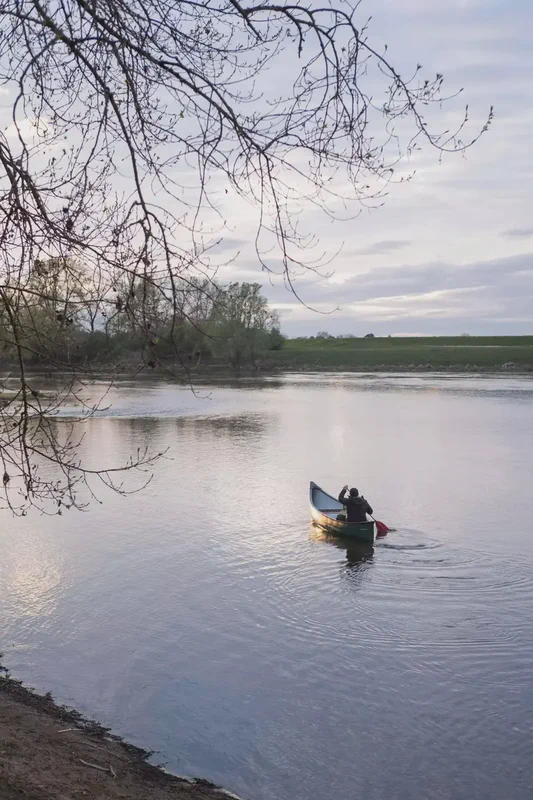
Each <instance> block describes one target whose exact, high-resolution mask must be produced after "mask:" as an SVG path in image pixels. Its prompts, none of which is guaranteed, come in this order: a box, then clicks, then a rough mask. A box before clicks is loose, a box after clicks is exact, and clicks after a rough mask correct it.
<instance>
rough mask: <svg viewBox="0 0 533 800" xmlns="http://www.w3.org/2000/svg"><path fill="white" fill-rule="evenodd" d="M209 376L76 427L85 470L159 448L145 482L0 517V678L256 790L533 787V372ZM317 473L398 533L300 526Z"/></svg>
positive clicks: (258, 796) (376, 792)
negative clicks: (369, 543)
mask: <svg viewBox="0 0 533 800" xmlns="http://www.w3.org/2000/svg"><path fill="white" fill-rule="evenodd" d="M413 388H414V389H415V390H413ZM100 389H101V387H100ZM204 389H205V391H202V392H201V393H200V396H199V397H194V396H193V395H191V393H190V392H188V391H187V390H186V389H184V388H183V389H180V388H176V387H173V386H171V385H170V384H168V383H164V382H156V381H152V382H149V381H142V382H135V383H132V382H130V383H128V384H127V385H117V386H116V387H115V388H114V389H113V391H112V394H111V396H110V398H109V400H110V401H111V402H112V404H113V407H112V409H111V410H110V412H109V415H108V416H107V417H102V418H97V419H92V420H89V421H87V422H86V423H84V425H83V426H82V427H81V428H79V430H81V431H82V432H84V434H85V435H84V437H83V439H82V445H81V448H82V455H83V457H84V459H85V460H86V463H87V464H88V465H92V466H95V465H97V464H99V465H101V464H102V463H104V464H105V465H116V464H117V463H122V462H123V461H124V460H125V459H126V458H127V457H128V455H130V454H131V453H132V452H136V450H137V448H141V449H144V447H146V446H148V447H149V448H150V449H151V450H152V451H162V450H167V449H168V452H167V457H166V458H165V459H164V460H163V461H162V462H161V464H160V466H159V468H158V470H157V471H156V474H155V477H154V480H153V481H152V483H151V484H150V485H149V487H148V488H147V489H146V491H144V492H143V493H140V494H134V495H132V496H130V497H128V498H127V499H124V498H118V497H114V496H106V495H103V496H102V499H103V500H104V501H105V502H104V504H103V505H101V506H100V505H98V504H96V505H93V506H91V509H90V511H89V512H88V513H85V514H77V515H75V516H74V515H72V514H70V513H67V512H65V513H64V515H63V516H62V517H60V518H56V519H49V518H41V517H36V516H33V517H28V518H25V519H20V520H7V518H6V519H5V521H4V525H3V527H2V531H1V532H0V537H1V547H2V559H0V599H1V601H2V605H1V606H0V614H1V623H2V634H3V649H4V651H5V652H6V657H7V666H9V667H10V668H11V669H12V671H13V673H14V674H16V675H17V676H19V677H21V678H23V679H25V680H27V681H28V682H29V683H31V684H32V685H35V686H38V687H41V688H43V689H45V690H48V689H51V690H52V691H53V692H54V693H55V695H56V696H57V697H58V699H59V700H62V701H66V702H70V703H72V704H74V705H75V706H77V707H79V708H80V709H81V710H82V711H85V712H86V713H88V714H91V715H93V716H96V717H98V718H100V719H101V720H102V722H104V723H106V724H109V725H112V726H113V727H114V729H115V730H116V731H117V732H118V733H121V734H123V735H125V736H127V737H128V738H130V739H132V740H133V741H135V742H136V743H138V744H140V745H144V746H146V747H152V748H156V749H157V750H158V751H159V753H158V755H157V760H158V761H165V762H166V763H167V766H168V767H169V768H170V769H174V770H176V771H178V772H181V773H186V774H193V775H204V776H206V777H208V778H210V779H211V780H213V781H215V782H216V783H219V784H223V785H225V786H228V787H229V788H230V789H233V790H234V791H236V792H238V793H240V794H241V795H243V796H245V797H251V798H252V797H253V798H255V800H274V798H275V800H308V798H310V797H313V798H316V800H329V798H330V797H332V796H333V797H338V798H351V797H365V800H385V798H386V799H387V800H396V799H397V800H403V799H404V798H410V800H427V798H436V797H439V798H448V800H501V798H512V799H513V800H521V799H522V798H526V797H529V796H530V786H531V784H532V782H533V781H532V775H531V767H530V766H529V765H530V763H531V758H530V755H531V754H530V752H529V751H530V734H531V717H532V714H533V697H532V693H531V648H532V646H533V632H532V628H531V618H532V616H533V569H532V567H533V537H532V536H531V524H530V519H531V501H530V485H529V484H530V475H531V470H532V467H533V424H532V423H533V403H532V402H531V400H533V382H530V381H527V380H520V379H517V378H512V379H510V380H508V381H502V380H500V379H495V378H487V379H485V378H483V379H473V378H468V379H467V380H462V379H460V378H458V377H457V376H453V378H452V379H450V378H448V377H443V376H419V375H417V376H401V377H397V378H393V377H391V376H385V375H382V376H379V375H372V376H369V377H366V378H365V377H362V376H360V375H359V376H353V375H336V376H327V375H318V376H312V375H301V374H298V375H291V376H280V377H279V378H276V379H275V380H274V381H273V380H271V379H264V380H254V381H238V382H237V383H233V382H231V381H224V383H223V384H222V385H220V386H217V385H216V384H211V385H209V386H206V387H204ZM98 390H99V387H98V386H94V387H92V388H91V389H90V391H94V392H97V391H98ZM88 391H89V389H88ZM311 479H312V480H316V481H317V482H319V483H320V485H322V486H325V487H326V488H331V489H334V488H335V487H338V486H340V485H343V484H344V483H346V482H347V483H350V484H355V485H357V486H359V487H360V488H361V489H362V491H363V492H364V494H365V496H368V498H369V500H370V502H371V503H372V505H373V506H374V508H375V509H376V516H378V517H379V518H381V519H383V520H385V521H386V522H387V523H389V524H391V525H394V526H395V527H397V528H398V530H397V532H396V533H391V534H389V535H388V536H387V537H386V538H385V539H383V540H378V541H376V543H375V546H374V548H373V549H370V550H362V549H361V548H360V546H359V545H358V544H357V543H354V542H350V541H341V540H340V539H334V538H331V537H329V536H327V535H326V534H323V533H322V532H320V531H319V530H318V529H316V528H311V529H310V521H309V509H308V485H309V480H311Z"/></svg>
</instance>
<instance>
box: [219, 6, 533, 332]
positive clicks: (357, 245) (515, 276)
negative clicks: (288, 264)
mask: <svg viewBox="0 0 533 800" xmlns="http://www.w3.org/2000/svg"><path fill="white" fill-rule="evenodd" d="M363 11H364V14H365V15H368V14H371V15H372V17H373V19H372V22H371V27H370V36H371V38H372V40H373V43H374V44H381V43H385V42H386V43H387V44H388V47H389V53H390V57H391V60H393V61H395V63H396V64H399V65H400V67H402V68H405V69H406V72H407V71H409V69H410V68H412V67H413V66H415V65H416V63H417V62H419V63H421V64H422V65H423V67H424V73H425V74H428V75H430V74H432V73H433V74H434V73H436V72H442V73H444V76H445V79H446V86H447V87H448V88H449V89H460V88H461V87H463V86H464V101H465V102H468V103H469V105H470V109H471V112H470V113H471V117H472V119H474V120H475V119H478V120H480V121H481V120H482V119H483V117H484V115H486V114H487V112H488V109H489V107H490V105H491V104H492V105H494V107H495V120H494V123H493V126H492V127H491V129H490V130H489V132H488V133H487V134H486V135H485V136H484V137H483V138H482V140H481V141H480V142H479V143H478V144H477V145H476V146H475V147H474V148H473V149H472V150H470V151H469V152H468V154H467V155H466V156H465V157H463V156H460V155H456V156H450V157H447V158H445V159H444V160H443V161H442V163H440V162H439V158H438V153H436V152H431V151H430V150H429V149H426V151H425V152H424V154H423V156H422V157H421V158H418V159H417V160H416V163H413V164H412V166H414V167H416V170H417V172H416V175H415V177H414V178H413V180H412V182H410V183H408V184H402V185H397V186H392V187H391V189H390V194H389V197H388V198H387V202H386V205H385V206H384V207H383V208H380V209H377V210H373V211H364V212H363V213H362V214H361V215H360V216H359V217H358V218H357V219H356V220H354V221H352V222H349V223H342V224H339V223H336V224H331V223H330V222H329V220H327V219H326V218H320V219H319V218H318V217H317V219H316V232H317V234H318V235H319V236H320V238H321V241H322V243H323V244H324V246H325V247H326V248H327V249H329V251H330V252H333V251H335V250H336V249H337V248H338V246H339V244H340V243H344V244H343V250H342V253H341V254H340V255H339V256H338V257H337V258H336V260H335V262H334V264H333V269H334V271H335V275H334V276H333V277H332V278H330V279H328V280H321V279H319V278H316V277H314V278H313V280H311V279H310V278H307V279H303V280H301V281H300V282H299V284H298V287H299V291H300V292H301V294H302V296H303V297H304V299H305V300H306V301H307V302H308V303H309V304H310V305H312V306H315V307H317V308H319V309H320V310H322V311H331V310H332V309H335V308H336V307H337V306H339V307H340V310H338V311H336V312H335V313H332V314H330V315H329V316H326V317H324V316H322V315H317V314H316V313H313V312H312V311H310V310H308V309H307V308H304V307H302V306H301V305H299V304H298V303H297V302H295V300H294V298H292V297H291V295H290V294H287V292H286V290H285V289H284V288H283V287H282V286H281V285H275V286H273V287H272V286H269V284H268V281H266V280H264V279H263V285H264V287H265V293H266V294H267V296H268V297H269V299H270V300H271V302H272V303H273V304H274V305H275V306H276V308H277V309H278V311H279V312H280V314H281V318H282V327H283V330H284V332H285V333H287V334H289V335H298V334H302V335H310V334H314V333H316V332H317V331H319V330H328V331H329V332H330V333H333V334H341V333H354V334H356V335H361V334H365V333H367V332H370V331H372V332H374V333H375V334H384V335H386V334H389V333H390V334H392V335H395V334H447V333H449V334H453V333H463V332H467V333H471V334H521V333H533V317H532V299H533V215H532V210H533V182H532V170H533V160H532V149H533V103H532V100H533V80H532V76H533V48H532V44H533V42H532V33H531V32H532V30H533V3H532V2H531V0H402V2H399V1H398V0H365V2H364V3H363V5H362V8H361V15H362V17H363ZM228 221H229V222H230V223H233V228H234V230H233V233H232V235H233V236H234V239H233V240H232V241H231V242H226V245H227V246H234V247H236V248H238V249H239V251H240V253H239V256H238V258H237V260H236V263H235V265H234V266H232V268H231V270H227V271H225V272H224V274H223V277H225V278H228V277H235V278H238V279H241V280H242V279H245V280H252V279H255V280H258V279H259V280H261V276H260V273H258V271H257V262H256V260H255V259H254V257H253V254H252V252H251V249H250V246H249V243H248V241H247V239H248V237H247V234H246V229H245V226H244V224H243V223H242V221H239V220H237V219H234V220H232V219H231V217H229V220H228ZM314 224H315V220H313V225H314Z"/></svg>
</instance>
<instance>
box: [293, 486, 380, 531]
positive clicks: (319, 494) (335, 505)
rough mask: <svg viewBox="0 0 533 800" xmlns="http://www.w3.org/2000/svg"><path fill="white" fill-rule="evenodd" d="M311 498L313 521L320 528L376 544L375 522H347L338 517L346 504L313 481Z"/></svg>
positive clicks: (310, 489)
mask: <svg viewBox="0 0 533 800" xmlns="http://www.w3.org/2000/svg"><path fill="white" fill-rule="evenodd" d="M309 500H310V503H311V516H312V518H313V522H314V523H315V525H318V527H319V528H322V529H323V530H325V531H327V532H328V533H333V534H335V536H346V537H349V538H350V539H357V540H358V541H359V542H366V543H367V544H374V536H375V527H376V524H375V522H345V521H344V520H340V519H337V514H342V513H343V511H344V506H343V505H342V503H339V501H338V500H337V498H336V497H332V496H331V495H330V494H328V493H327V492H325V491H324V490H323V489H321V488H320V486H317V484H316V483H313V481H311V483H310V485H309Z"/></svg>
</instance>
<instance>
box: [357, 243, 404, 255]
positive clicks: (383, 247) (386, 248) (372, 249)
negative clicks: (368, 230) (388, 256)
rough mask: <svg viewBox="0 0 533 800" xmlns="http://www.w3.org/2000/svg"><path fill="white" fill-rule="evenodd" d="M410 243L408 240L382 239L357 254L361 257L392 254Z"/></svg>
mask: <svg viewBox="0 0 533 800" xmlns="http://www.w3.org/2000/svg"><path fill="white" fill-rule="evenodd" d="M410 244H411V242H410V241H409V240H408V239H383V240H382V241H381V242H374V244H371V245H370V246H369V247H364V248H363V249H362V250H358V251H357V253H358V254H359V255H361V256H375V255H379V254H381V253H392V252H393V251H394V250H401V249H402V247H408V245H410Z"/></svg>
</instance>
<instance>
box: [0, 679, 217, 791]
mask: <svg viewBox="0 0 533 800" xmlns="http://www.w3.org/2000/svg"><path fill="white" fill-rule="evenodd" d="M147 755H148V754H147V753H145V752H144V751H142V750H139V749H138V748H136V747H132V746H131V745H128V744H126V743H124V742H122V741H121V740H119V739H118V738H116V737H112V736H110V734H109V732H108V731H107V730H106V729H105V728H102V727H101V726H100V725H98V724H96V723H93V722H89V721H87V720H84V719H83V718H82V717H81V716H80V715H79V714H77V713H76V712H75V711H72V710H69V709H66V708H62V707H60V706H57V705H56V704H55V703H54V702H53V700H52V698H51V697H50V696H49V695H46V696H45V697H42V696H40V695H37V694H35V693H34V692H31V691H29V690H28V689H25V688H24V687H22V686H21V685H20V684H19V683H18V682H17V681H13V680H11V679H10V678H9V677H1V676H0V799H1V800H15V799H16V800H22V798H25V800H78V798H84V800H221V798H223V797H225V796H227V795H225V794H224V793H223V792H222V791H221V790H219V789H217V788H216V787H215V786H213V785H211V784H209V783H207V782H206V781H196V782H194V783H189V782H188V781H185V780H183V779H181V778H176V777H174V776H171V775H168V774H167V773H165V772H163V771H162V770H161V769H158V768H157V767H154V766H152V765H150V764H148V763H147V761H146V757H147Z"/></svg>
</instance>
